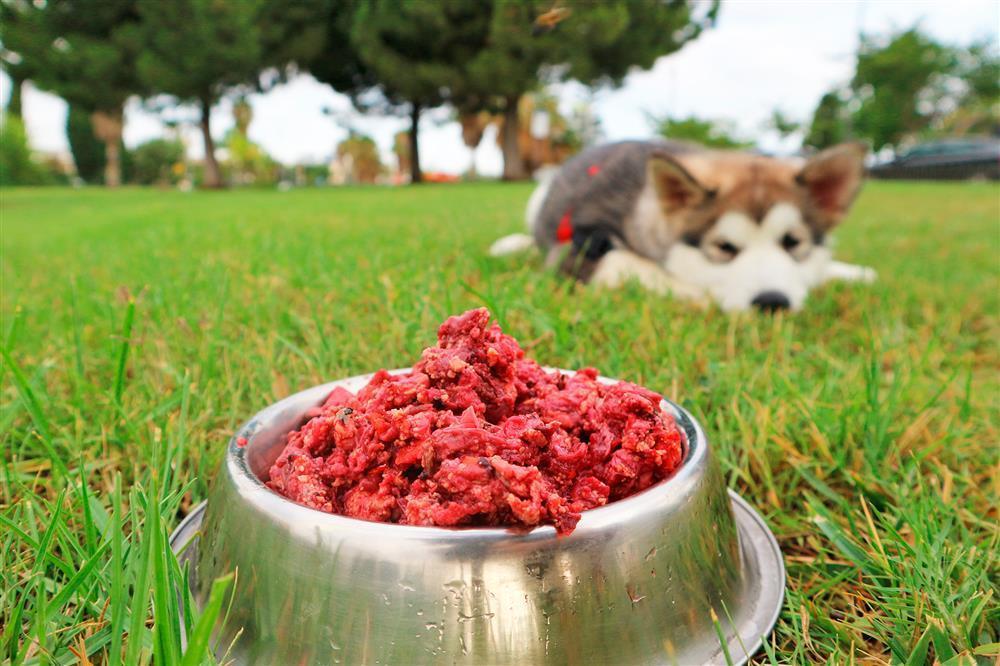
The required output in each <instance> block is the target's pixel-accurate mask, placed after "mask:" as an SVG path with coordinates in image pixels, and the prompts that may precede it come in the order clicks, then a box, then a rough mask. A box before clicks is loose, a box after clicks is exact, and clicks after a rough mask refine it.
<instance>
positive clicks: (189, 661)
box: [181, 574, 233, 666]
mask: <svg viewBox="0 0 1000 666" xmlns="http://www.w3.org/2000/svg"><path fill="white" fill-rule="evenodd" d="M232 582H233V574H229V575H227V576H223V577H222V578H219V579H217V580H215V581H214V582H213V583H212V589H211V591H210V592H209V593H208V601H207V602H206V603H205V609H204V610H203V611H202V613H201V615H200V616H199V617H198V623H197V624H196V625H195V627H194V631H193V632H191V635H190V637H189V638H188V646H187V651H186V652H185V653H184V661H182V662H181V666H197V664H200V663H202V661H203V660H204V658H205V652H206V650H208V642H209V640H210V639H211V637H212V629H213V628H214V627H215V623H216V622H217V621H218V619H219V613H221V612H222V604H223V603H225V600H226V592H227V591H228V590H229V586H230V585H231V584H232Z"/></svg>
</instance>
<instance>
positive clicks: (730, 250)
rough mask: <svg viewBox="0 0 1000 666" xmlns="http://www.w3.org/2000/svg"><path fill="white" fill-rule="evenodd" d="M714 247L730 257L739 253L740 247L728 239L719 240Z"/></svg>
mask: <svg viewBox="0 0 1000 666" xmlns="http://www.w3.org/2000/svg"><path fill="white" fill-rule="evenodd" d="M715 247H717V248H719V251H720V252H722V253H723V254H727V255H729V256H730V257H735V256H736V255H737V254H739V253H740V248H738V247H736V246H735V245H733V244H732V243H730V242H729V241H719V242H717V243H716V244H715Z"/></svg>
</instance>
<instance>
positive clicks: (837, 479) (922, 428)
mask: <svg viewBox="0 0 1000 666" xmlns="http://www.w3.org/2000/svg"><path fill="white" fill-rule="evenodd" d="M528 194H529V186H528V185H504V184H485V183H484V184H469V185H456V186H423V187H419V188H405V189H376V188H341V189H325V190H299V191H291V192H285V193H280V192H274V191H252V190H244V191H231V192H219V193H215V192H199V193H193V194H184V193H179V192H166V191H155V190H123V191H120V192H106V191H101V190H96V189H94V190H79V191H74V190H69V189H65V190H57V189H48V190H15V191H10V190H5V191H2V192H0V201H2V204H0V205H2V209H0V215H2V217H0V254H2V257H0V258H2V273H0V277H2V280H3V282H2V310H0V311H2V328H0V335H2V344H3V366H2V369H0V402H2V405H0V450H2V452H3V458H2V459H3V474H2V477H0V484H2V485H0V582H2V585H0V632H2V633H0V664H2V663H13V664H19V663H22V662H29V663H32V662H43V663H44V662H48V661H53V662H56V663H75V662H76V661H78V660H79V661H82V662H84V663H86V660H87V658H88V657H87V656H88V655H89V659H90V660H91V661H94V662H98V663H100V662H105V663H122V662H124V663H127V664H132V663H139V662H142V661H149V660H150V659H152V658H153V657H154V656H155V657H156V659H157V661H158V662H159V663H168V662H171V661H173V660H175V659H176V658H177V657H178V656H179V652H180V647H179V643H178V639H177V634H178V630H177V627H176V617H177V614H176V605H177V603H178V601H177V599H176V598H175V597H174V596H173V595H172V594H171V593H170V584H171V581H173V580H175V579H176V578H177V577H178V576H179V572H178V571H177V569H176V564H175V562H174V561H173V559H172V557H170V556H169V555H168V550H167V549H166V547H165V539H166V535H167V533H169V531H170V530H171V529H173V527H174V526H176V524H177V523H178V522H179V521H180V519H181V518H182V517H183V516H184V515H185V514H186V512H188V511H189V510H190V509H191V507H192V506H193V505H194V504H196V503H197V502H199V501H201V500H202V499H203V498H204V496H205V492H206V486H207V484H208V483H209V482H210V481H211V479H212V475H213V473H214V470H215V467H216V465H217V464H218V462H219V460H220V457H221V455H222V452H223V449H224V446H225V442H226V440H227V438H228V436H229V434H230V433H231V432H232V431H233V430H234V428H235V427H236V426H237V425H238V424H239V423H240V422H242V421H243V420H245V419H246V418H248V417H249V416H251V415H252V414H253V413H254V412H255V411H257V410H258V409H259V408H260V407H262V406H264V405H266V404H268V403H270V402H273V401H274V400H277V399H279V398H281V397H284V396H286V395H288V394H290V393H292V392H295V391H298V390H300V389H303V388H306V387H309V386H312V385H315V384H318V383H321V382H323V381H327V380H331V379H334V378H338V377H343V376H346V375H353V374H358V373H362V372H366V371H370V370H372V369H375V368H378V367H398V366H404V365H409V364H410V363H412V362H413V361H414V360H415V359H416V358H417V356H418V355H419V353H420V351H421V349H422V348H423V347H425V346H428V345H430V344H431V343H432V342H433V331H434V329H435V326H436V324H437V323H438V322H440V321H441V320H442V319H443V318H445V317H446V316H447V315H449V314H452V313H457V312H460V311H462V310H464V309H466V308H469V307H474V306H480V305H486V306H488V307H489V308H490V309H491V310H492V311H493V312H494V314H495V315H496V316H497V318H498V319H499V320H500V322H501V323H502V325H503V326H504V327H505V329H507V330H508V331H509V332H510V333H512V334H514V335H515V336H516V337H517V338H518V339H520V340H521V341H522V343H524V344H525V346H526V347H527V348H528V350H529V353H531V354H532V355H533V356H535V357H536V358H538V359H539V360H541V361H542V362H544V363H546V364H549V365H555V366H562V367H568V368H573V367H580V366H584V365H595V366H597V367H599V368H600V369H601V370H602V371H603V372H604V374H607V375H610V376H615V377H620V378H624V379H628V380H631V381H635V382H638V383H642V384H645V385H647V386H649V387H651V388H654V389H657V390H659V391H661V392H663V393H664V394H665V395H666V396H668V397H670V398H672V399H674V400H676V401H678V402H680V403H681V404H683V405H684V406H686V407H687V408H688V409H689V410H691V411H692V412H693V413H694V414H695V415H696V416H697V417H698V418H699V419H701V421H702V423H703V424H704V425H705V427H706V430H707V432H708V435H709V438H710V440H711V441H712V445H713V447H714V449H715V451H716V453H717V455H718V456H719V458H720V459H721V461H722V466H723V469H724V472H725V475H726V479H727V481H728V483H729V484H730V486H732V487H733V488H735V489H736V490H737V491H738V492H740V493H741V494H743V496H744V497H746V498H747V499H748V500H750V502H751V503H753V504H754V505H755V506H757V507H758V508H759V510H760V511H761V512H762V514H763V515H764V517H765V518H766V519H767V521H768V523H769V524H770V526H771V528H772V529H773V530H774V532H775V534H776V535H777V537H778V539H779V540H780V543H781V546H782V549H783V551H784V554H785V557H786V564H787V567H788V583H789V586H788V596H787V599H786V603H785V606H784V610H783V612H782V615H781V619H780V621H779V623H778V626H777V629H776V631H775V633H774V635H773V637H772V639H771V642H770V644H769V646H768V650H767V652H766V653H761V654H760V655H758V659H760V660H763V661H768V660H774V661H779V662H792V663H815V662H823V661H827V662H831V663H845V662H847V661H849V660H856V661H862V660H870V661H871V662H872V663H888V662H907V660H909V663H914V664H919V663H924V662H925V661H927V662H928V663H929V662H930V661H931V660H932V659H937V660H939V661H942V662H944V661H947V660H949V659H953V660H954V661H955V662H959V663H964V662H968V661H970V659H971V658H970V655H978V658H979V659H980V660H989V661H992V660H993V659H994V658H996V657H994V656H990V655H996V653H997V650H998V646H997V645H996V644H995V643H996V642H997V641H1000V610H998V602H997V597H998V582H1000V564H998V557H997V551H998V540H1000V537H998V534H1000V530H998V511H997V506H998V503H1000V502H998V499H1000V492H998V490H1000V479H998V469H1000V467H998V450H1000V447H998V443H1000V433H998V430H1000V419H998V417H997V415H998V408H1000V372H998V371H1000V347H998V340H1000V316H998V315H1000V302H998V301H1000V266H998V264H1000V193H998V189H997V186H996V185H991V184H915V183H886V182H876V183H871V184H870V185H869V186H868V187H867V190H866V191H865V192H864V194H863V195H862V197H861V199H860V201H859V202H858V204H857V206H856V208H855V210H854V212H853V213H852V214H851V216H850V218H849V220H848V222H847V223H846V225H845V226H844V228H843V229H842V230H841V231H840V232H839V233H838V234H837V236H838V238H837V240H838V252H839V254H840V257H841V258H843V259H845V260H847V261H852V262H857V263H863V264H867V265H871V266H874V267H875V268H876V269H877V270H878V272H879V276H880V278H879V281H878V282H877V283H876V284H875V285H872V286H865V285H834V286H830V287H827V288H824V289H822V290H820V291H818V292H816V293H815V294H813V296H812V297H811V299H810V301H809V303H808V304H807V308H806V310H805V311H804V312H802V313H800V314H795V315H787V316H774V317H771V316H760V315H755V314H750V315H739V316H733V315H726V314H724V313H721V312H719V311H716V310H709V311H702V310H698V309H694V308H692V307H690V306H687V305H684V304H683V303H679V302H673V301H671V300H669V299H663V298H656V297H651V296H649V295H647V294H644V293H642V292H641V291H639V290H638V289H636V288H630V289H626V290H624V291H618V292H602V291H598V290H593V289H587V288H579V287H577V286H575V285H573V284H571V283H569V282H567V281H565V280H562V279H560V278H558V277H556V276H553V275H550V274H547V273H545V272H544V271H543V270H541V267H540V261H539V260H538V259H531V260H525V259H524V258H504V259H494V258H489V257H487V256H486V255H485V248H486V247H487V246H488V245H489V243H490V242H491V241H492V240H493V239H495V238H496V237H497V236H499V235H501V234H504V233H509V232H512V231H516V230H519V229H520V227H521V226H522V218H521V216H522V210H523V204H524V202H525V201H526V199H527V196H528ZM154 616H156V617H158V618H159V619H160V621H159V622H156V623H155V624H154V623H153V621H152V620H153V618H154ZM185 617H186V618H187V619H188V620H189V621H193V620H192V619H191V614H188V615H186V616H185ZM171 620H172V621H171ZM203 625H204V626H206V627H207V626H208V621H207V620H205V621H203ZM193 629H195V628H194V627H192V630H193ZM991 644H993V645H991ZM200 657H201V654H192V655H190V658H191V659H192V660H194V661H197V660H198V658H200Z"/></svg>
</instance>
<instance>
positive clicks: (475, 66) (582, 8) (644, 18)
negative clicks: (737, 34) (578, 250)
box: [452, 0, 718, 179]
mask: <svg viewBox="0 0 1000 666" xmlns="http://www.w3.org/2000/svg"><path fill="white" fill-rule="evenodd" d="M490 4H491V5H492V12H491V15H490V23H489V32H488V35H487V38H486V40H485V43H484V46H483V48H481V49H479V50H478V51H477V52H476V54H475V57H473V58H472V59H470V60H469V61H468V64H467V66H466V67H465V76H464V77H463V78H462V80H461V82H460V84H461V85H460V86H459V87H458V88H457V89H456V90H454V91H453V95H452V97H453V100H454V101H455V103H456V105H457V106H458V107H459V108H461V109H463V110H465V111H472V110H482V109H486V110H492V111H495V112H498V113H501V114H503V119H504V122H503V126H502V129H501V147H502V151H503V155H504V178H505V179H519V178H524V177H525V176H527V173H526V169H525V165H524V161H523V159H522V156H521V153H520V147H519V142H518V136H519V134H520V128H519V119H518V106H519V103H520V100H521V97H522V96H523V95H525V94H526V93H528V92H529V91H531V90H534V89H536V88H538V86H539V84H540V82H541V81H542V78H543V77H546V78H551V79H574V80H577V81H580V82H581V83H584V84H586V85H618V84H620V83H621V82H622V81H623V80H624V78H625V76H626V75H627V74H628V73H629V72H630V71H631V70H632V69H633V68H649V67H652V65H653V63H655V62H656V60H657V58H659V57H660V56H663V55H667V54H669V53H672V52H674V51H676V50H678V49H679V48H681V47H682V46H683V45H684V44H686V43H687V42H688V41H690V40H692V39H694V38H695V37H697V36H698V34H700V32H701V31H702V30H703V29H704V28H706V27H708V26H710V25H712V24H713V23H714V20H715V16H716V13H717V11H718V2H714V1H713V2H711V3H707V4H706V3H702V4H700V5H699V4H698V3H694V2H684V1H680V2H650V1H646V0H608V1H607V2H601V3H595V2H588V1H586V0H576V1H573V2H567V3H565V4H564V5H560V6H557V7H555V6H553V3H552V2H551V0H524V1H523V2H506V1H504V0H494V1H493V2H492V3H490ZM696 7H703V8H705V9H704V11H703V12H701V11H695V8H696Z"/></svg>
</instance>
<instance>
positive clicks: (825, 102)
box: [802, 91, 848, 150]
mask: <svg viewBox="0 0 1000 666" xmlns="http://www.w3.org/2000/svg"><path fill="white" fill-rule="evenodd" d="M847 137H848V131H847V111H846V109H845V107H844V103H843V102H842V101H841V100H840V95H839V94H838V93H837V91H831V92H828V93H826V94H825V95H823V96H822V97H821V98H820V100H819V104H818V105H817V106H816V111H815V112H813V118H812V123H810V125H809V132H808V133H807V134H806V137H805V139H804V140H803V142H802V143H803V144H804V145H806V146H810V147H812V148H815V149H817V150H823V149H824V148H829V147H830V146H833V145H836V144H838V143H841V142H843V141H845V140H847Z"/></svg>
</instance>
